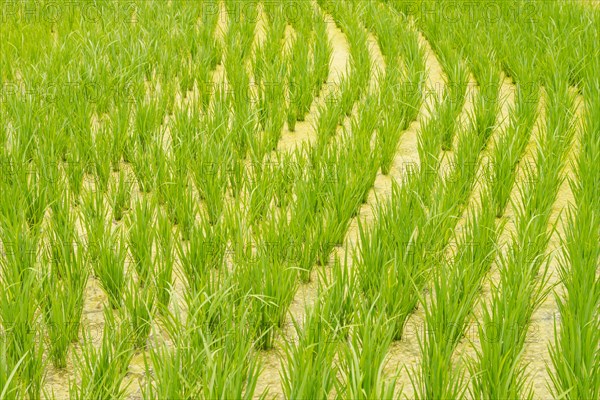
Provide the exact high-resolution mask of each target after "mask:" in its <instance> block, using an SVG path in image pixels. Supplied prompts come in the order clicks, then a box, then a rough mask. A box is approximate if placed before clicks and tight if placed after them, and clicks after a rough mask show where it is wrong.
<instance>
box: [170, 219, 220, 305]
mask: <svg viewBox="0 0 600 400" xmlns="http://www.w3.org/2000/svg"><path fill="white" fill-rule="evenodd" d="M226 248H227V237H226V235H225V230H224V226H223V225H222V224H216V225H210V224H207V223H206V221H204V222H203V223H202V224H195V225H194V226H193V227H192V230H191V231H190V237H189V243H181V242H178V243H177V247H176V251H177V255H178V257H179V260H180V263H181V269H182V270H183V273H184V276H185V279H186V281H187V285H188V287H189V289H190V291H191V293H200V291H201V290H202V288H203V287H204V285H205V284H206V283H207V282H209V280H210V274H211V270H213V269H215V270H220V269H221V267H222V266H223V262H224V257H225V251H226Z"/></svg>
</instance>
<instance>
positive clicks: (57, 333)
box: [42, 277, 83, 368]
mask: <svg viewBox="0 0 600 400" xmlns="http://www.w3.org/2000/svg"><path fill="white" fill-rule="evenodd" d="M43 287H44V289H43V293H44V295H43V296H44V298H43V300H42V304H43V308H44V319H45V322H46V332H47V335H48V351H49V353H50V358H51V359H52V364H53V365H54V366H55V367H57V368H66V366H67V354H68V351H69V345H70V344H71V342H72V341H73V340H74V339H77V335H78V331H79V321H80V318H81V312H82V310H83V296H82V295H83V291H80V293H79V294H78V293H74V294H71V293H70V292H69V291H70V289H71V288H70V287H69V286H68V285H67V284H65V283H64V282H62V281H60V280H59V279H58V278H56V277H46V278H45V279H44V283H43Z"/></svg>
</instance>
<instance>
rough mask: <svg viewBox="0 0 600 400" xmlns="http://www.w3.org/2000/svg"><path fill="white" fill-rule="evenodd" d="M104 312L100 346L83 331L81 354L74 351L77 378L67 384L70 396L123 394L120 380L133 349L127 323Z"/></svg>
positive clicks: (108, 311)
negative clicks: (94, 343) (96, 345)
mask: <svg viewBox="0 0 600 400" xmlns="http://www.w3.org/2000/svg"><path fill="white" fill-rule="evenodd" d="M104 316H105V323H106V325H105V328H104V331H103V333H102V343H101V345H100V348H98V349H97V348H96V347H95V346H94V345H93V342H92V338H91V337H89V336H87V335H84V342H83V347H82V354H81V355H80V356H79V355H76V360H77V364H76V365H77V366H78V372H79V379H78V380H71V381H70V384H69V396H70V397H71V398H73V399H82V400H83V399H88V398H90V397H92V398H111V399H124V398H125V391H126V387H123V386H122V383H123V379H124V378H125V376H126V374H127V371H128V367H129V363H130V361H131V357H132V356H133V349H134V348H133V345H132V343H131V336H130V331H129V327H128V326H127V325H126V323H125V322H117V321H115V319H114V316H113V315H112V311H111V310H108V309H105V310H104Z"/></svg>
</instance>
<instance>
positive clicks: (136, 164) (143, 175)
mask: <svg viewBox="0 0 600 400" xmlns="http://www.w3.org/2000/svg"><path fill="white" fill-rule="evenodd" d="M148 150H149V149H148ZM148 150H145V151H144V150H142V149H141V148H137V149H136V150H135V153H134V155H133V158H132V160H131V168H132V170H133V174H134V176H135V178H136V181H137V186H138V188H139V190H140V192H142V193H150V192H152V191H153V190H154V188H155V186H156V175H155V171H154V170H153V168H152V167H153V163H154V162H155V158H154V155H152V154H151V153H150V152H149V151H148Z"/></svg>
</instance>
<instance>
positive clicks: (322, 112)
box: [316, 80, 346, 153]
mask: <svg viewBox="0 0 600 400" xmlns="http://www.w3.org/2000/svg"><path fill="white" fill-rule="evenodd" d="M343 82H346V80H344V81H343ZM342 85H343V83H342ZM343 87H344V86H342V88H343ZM342 90H343V89H342ZM340 101H341V98H340V97H339V95H338V94H336V93H330V94H329V95H328V97H327V99H326V100H325V104H324V105H321V104H320V105H319V109H318V113H319V117H318V119H317V126H316V130H317V150H322V149H324V148H325V147H326V145H327V144H328V143H329V141H330V140H331V138H333V137H334V136H335V134H336V132H337V128H338V126H339V125H340V123H341V121H342V118H343V110H342V108H341V106H340ZM317 153H318V151H317Z"/></svg>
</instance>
